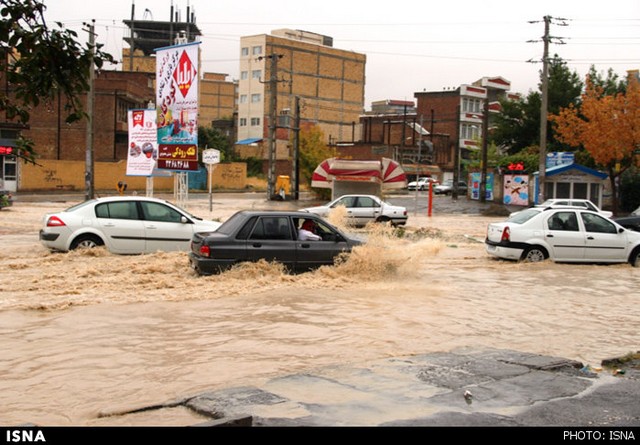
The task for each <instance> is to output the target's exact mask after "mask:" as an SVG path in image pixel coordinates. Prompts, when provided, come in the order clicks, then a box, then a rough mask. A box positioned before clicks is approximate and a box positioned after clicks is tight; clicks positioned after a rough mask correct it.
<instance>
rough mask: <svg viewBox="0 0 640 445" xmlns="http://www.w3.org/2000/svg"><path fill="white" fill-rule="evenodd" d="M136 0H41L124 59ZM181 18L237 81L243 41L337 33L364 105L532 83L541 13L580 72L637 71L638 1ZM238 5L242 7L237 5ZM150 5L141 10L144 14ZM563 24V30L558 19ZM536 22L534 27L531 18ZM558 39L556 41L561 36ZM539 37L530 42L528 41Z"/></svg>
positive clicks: (313, 4) (213, 66)
mask: <svg viewBox="0 0 640 445" xmlns="http://www.w3.org/2000/svg"><path fill="white" fill-rule="evenodd" d="M132 3H133V2H132V0H109V1H98V2H96V1H88V0H45V4H46V5H47V7H48V8H47V13H46V18H47V20H48V21H61V22H63V23H64V25H65V26H67V27H68V28H71V29H74V30H76V31H78V34H79V38H80V39H84V38H87V33H86V32H83V31H82V22H89V21H91V20H92V19H95V21H96V32H97V34H98V37H97V41H98V42H99V43H103V44H104V45H105V48H106V50H107V51H108V52H110V53H112V54H113V55H114V56H116V57H118V58H120V57H121V51H122V48H123V47H127V44H126V43H125V42H124V41H123V40H122V37H123V33H124V31H125V29H126V26H125V25H124V24H123V23H122V21H123V20H125V19H129V18H131V9H132V8H131V6H132ZM171 4H172V2H171V0H135V18H136V19H143V18H149V19H153V20H162V21H167V20H169V11H170V7H171ZM173 5H174V7H175V8H176V10H180V11H181V13H182V17H186V12H187V6H189V8H190V10H191V11H192V12H195V16H196V24H197V25H198V27H199V28H200V30H201V31H202V34H203V36H202V38H201V41H202V45H201V48H202V61H203V65H204V66H203V68H204V70H205V71H211V72H219V73H226V74H229V76H230V78H236V79H237V78H238V75H239V73H238V65H239V63H238V61H239V54H240V37H241V36H245V35H254V34H268V33H270V31H271V30H273V29H278V28H293V29H303V30H307V31H312V32H316V33H319V34H324V35H328V36H331V37H333V39H334V46H335V47H336V48H340V49H345V50H353V51H356V52H360V53H364V54H366V55H367V69H366V75H367V79H366V90H365V95H366V103H365V106H366V108H367V109H369V108H370V103H371V101H374V100H382V99H407V100H412V99H413V94H414V93H415V92H417V91H424V90H426V91H438V90H442V89H445V88H451V87H457V86H459V85H460V84H463V83H471V82H474V81H475V80H477V79H479V78H481V77H484V76H502V77H504V78H505V79H507V80H509V81H511V85H512V88H511V89H512V91H513V92H517V93H523V94H526V93H528V91H529V90H531V89H537V85H538V81H539V71H540V70H541V64H540V63H530V62H528V61H529V60H536V61H539V60H540V59H541V57H542V51H543V44H542V41H541V37H542V35H543V33H544V23H543V17H544V16H545V15H549V16H551V17H554V18H556V20H553V23H554V24H552V26H551V32H550V34H551V36H554V37H557V38H556V39H553V41H554V42H560V41H563V42H564V44H562V45H561V44H552V45H551V46H550V54H551V55H553V54H558V55H559V56H560V57H561V58H562V59H564V60H566V61H567V63H568V65H569V67H570V69H571V70H573V71H576V72H577V73H578V74H579V75H580V77H581V78H584V75H585V74H586V73H587V72H588V70H589V67H590V66H591V65H595V67H596V69H597V70H598V71H601V72H605V71H607V70H608V69H609V68H612V69H613V70H614V71H615V72H616V73H617V74H618V75H620V76H624V75H625V74H626V70H628V69H639V68H640V1H638V0H611V1H608V2H607V1H602V0H598V1H595V0H534V1H532V2H517V1H513V0H485V1H477V0H476V1H470V0H457V1H456V0H450V1H448V2H447V1H437V2H430V1H425V0H423V1H411V0H396V1H394V2H386V1H385V2H375V1H374V2H371V1H369V2H363V1H345V0H339V1H338V0H323V1H321V2H320V1H304V0H242V1H239V2H230V1H224V2H221V1H212V0H189V1H187V0H173ZM240 6H242V7H240ZM145 11H147V12H145ZM559 19H565V21H564V23H566V25H567V26H559V25H558V24H559V23H561V20H559ZM531 21H535V22H536V23H529V22H531ZM560 38H562V39H560ZM532 40H533V41H537V42H528V41H532Z"/></svg>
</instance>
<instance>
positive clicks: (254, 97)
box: [251, 94, 260, 103]
mask: <svg viewBox="0 0 640 445" xmlns="http://www.w3.org/2000/svg"><path fill="white" fill-rule="evenodd" d="M251 102H253V103H256V102H260V94H252V95H251Z"/></svg>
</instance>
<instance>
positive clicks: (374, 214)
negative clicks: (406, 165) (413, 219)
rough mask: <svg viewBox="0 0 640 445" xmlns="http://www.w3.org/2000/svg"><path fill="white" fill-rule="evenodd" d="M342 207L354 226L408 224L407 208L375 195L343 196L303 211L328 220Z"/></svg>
mask: <svg viewBox="0 0 640 445" xmlns="http://www.w3.org/2000/svg"><path fill="white" fill-rule="evenodd" d="M341 206H342V207H345V208H346V209H347V216H348V218H349V222H350V223H351V224H353V225H354V226H365V225H367V224H368V223H370V222H382V223H384V222H389V223H391V224H393V225H404V224H406V223H407V218H408V214H407V209H406V208H405V207H401V206H395V205H392V204H389V203H388V202H385V201H383V200H382V199H380V198H379V197H377V196H375V195H343V196H341V197H339V198H337V199H334V200H333V201H331V202H330V203H328V204H325V205H323V206H318V207H308V208H306V209H302V211H304V212H310V213H315V214H316V215H320V216H322V217H324V218H326V217H327V216H329V213H330V212H331V210H333V209H335V208H337V207H341Z"/></svg>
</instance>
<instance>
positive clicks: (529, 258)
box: [522, 247, 547, 263]
mask: <svg viewBox="0 0 640 445" xmlns="http://www.w3.org/2000/svg"><path fill="white" fill-rule="evenodd" d="M546 259H547V251H546V250H544V249H543V248H542V247H529V248H528V249H527V250H525V251H524V253H523V254H522V261H524V262H527V263H539V262H540V261H544V260H546Z"/></svg>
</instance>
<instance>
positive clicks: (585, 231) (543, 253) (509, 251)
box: [485, 207, 640, 267]
mask: <svg viewBox="0 0 640 445" xmlns="http://www.w3.org/2000/svg"><path fill="white" fill-rule="evenodd" d="M485 247H486V250H487V253H489V254H490V255H493V256H496V257H499V258H505V259H512V260H522V261H528V262H536V261H543V260H545V259H547V258H549V259H551V260H553V261H565V262H591V263H624V262H629V263H630V264H631V265H632V266H635V267H640V233H638V232H633V231H631V230H628V229H625V228H624V227H622V226H620V225H619V224H617V223H615V222H613V221H611V220H610V219H608V218H606V217H604V216H602V215H600V214H599V213H597V212H594V211H591V210H586V209H585V210H583V209H573V208H562V209H556V208H538V207H533V208H530V209H527V210H523V211H521V212H519V213H518V214H516V215H515V216H512V217H510V218H509V219H507V220H506V221H504V222H499V223H492V224H489V226H488V227H487V238H486V240H485Z"/></svg>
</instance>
